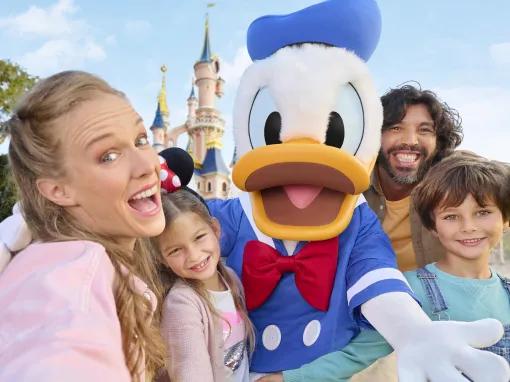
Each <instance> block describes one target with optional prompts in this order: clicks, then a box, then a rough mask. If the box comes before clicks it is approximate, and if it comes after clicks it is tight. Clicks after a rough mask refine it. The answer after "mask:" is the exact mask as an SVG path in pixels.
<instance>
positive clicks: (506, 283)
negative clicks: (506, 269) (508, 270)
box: [497, 273, 510, 298]
mask: <svg viewBox="0 0 510 382" xmlns="http://www.w3.org/2000/svg"><path fill="white" fill-rule="evenodd" d="M497 275H498V277H499V279H500V280H501V283H502V284H503V287H504V288H505V290H506V293H507V294H508V297H509V298H510V279H507V278H506V277H504V276H501V275H500V274H499V273H497Z"/></svg>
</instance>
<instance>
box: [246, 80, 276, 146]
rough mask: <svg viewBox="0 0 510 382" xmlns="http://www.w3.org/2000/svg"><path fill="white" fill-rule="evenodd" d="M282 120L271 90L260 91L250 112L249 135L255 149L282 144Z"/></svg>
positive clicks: (263, 89)
mask: <svg viewBox="0 0 510 382" xmlns="http://www.w3.org/2000/svg"><path fill="white" fill-rule="evenodd" d="M281 127H282V118H281V115H280V113H279V112H278V110H277V109H276V104H275V102H274V100H273V97H272V96H271V93H270V92H269V89H267V88H262V89H260V90H259V91H258V93H257V95H256V96H255V99H254V100H253V104H252V106H251V110H250V117H249V120H248V133H249V136H250V143H251V146H252V147H253V148H255V147H261V146H266V145H272V144H277V143H281V141H280V131H281Z"/></svg>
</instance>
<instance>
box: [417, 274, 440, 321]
mask: <svg viewBox="0 0 510 382" xmlns="http://www.w3.org/2000/svg"><path fill="white" fill-rule="evenodd" d="M416 276H418V278H419V279H420V281H421V283H422V285H423V289H425V292H426V293H427V299H428V301H429V303H430V305H432V311H433V312H434V313H435V314H440V313H441V312H444V311H445V310H447V309H448V306H447V305H446V301H445V299H444V297H443V294H442V293H441V290H440V289H439V285H437V280H436V279H437V276H436V275H435V274H434V273H432V272H430V271H429V270H428V269H426V268H425V267H423V268H419V269H417V270H416Z"/></svg>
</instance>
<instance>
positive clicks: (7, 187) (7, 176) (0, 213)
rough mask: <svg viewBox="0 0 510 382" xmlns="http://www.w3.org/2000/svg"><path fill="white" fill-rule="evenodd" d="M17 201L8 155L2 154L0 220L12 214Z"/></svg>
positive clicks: (0, 156) (0, 165) (0, 161)
mask: <svg viewBox="0 0 510 382" xmlns="http://www.w3.org/2000/svg"><path fill="white" fill-rule="evenodd" d="M14 203H16V188H15V186H14V182H13V181H12V179H11V172H10V170H9V164H8V160H7V155H5V154H3V155H0V221H2V220H4V219H5V218H6V217H7V216H9V215H11V211H12V206H13V205H14Z"/></svg>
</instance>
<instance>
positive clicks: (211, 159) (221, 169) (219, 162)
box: [196, 148, 229, 175]
mask: <svg viewBox="0 0 510 382" xmlns="http://www.w3.org/2000/svg"><path fill="white" fill-rule="evenodd" d="M196 172H197V173H198V174H199V175H206V174H211V173H220V174H224V175H228V174H229V171H228V169H227V166H226V165H225V162H224V161H223V156H222V155H221V151H220V150H219V149H217V148H209V149H207V152H206V154H205V159H204V162H203V163H202V167H201V168H200V169H197V170H196Z"/></svg>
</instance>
